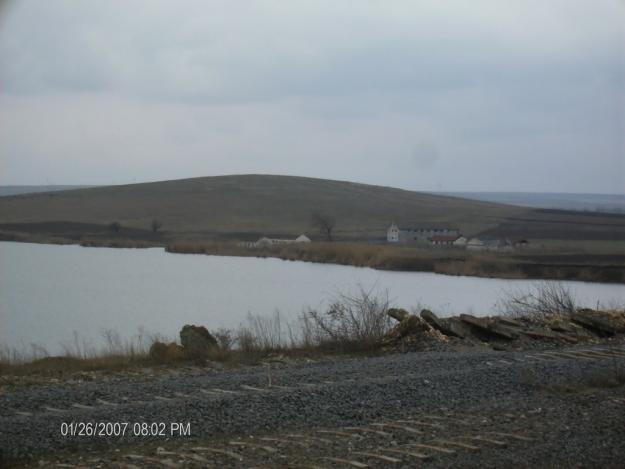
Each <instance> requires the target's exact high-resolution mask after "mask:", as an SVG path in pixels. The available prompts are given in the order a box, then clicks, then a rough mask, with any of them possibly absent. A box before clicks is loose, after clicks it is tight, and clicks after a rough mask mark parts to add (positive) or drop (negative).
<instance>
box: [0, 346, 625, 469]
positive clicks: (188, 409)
mask: <svg viewBox="0 0 625 469" xmlns="http://www.w3.org/2000/svg"><path fill="white" fill-rule="evenodd" d="M615 369H617V370H620V372H621V373H625V346H623V345H622V344H620V345H616V346H615V345H612V346H607V345H595V346H583V347H582V346H577V347H570V348H566V349H558V350H552V351H540V352H495V351H479V352H478V351H471V352H422V353H406V354H392V355H385V356H379V357H371V358H354V359H339V360H336V359H335V360H330V359H328V360H324V361H318V362H310V363H302V362H298V363H290V364H280V363H272V364H271V368H270V373H269V368H268V367H267V366H257V367H251V368H246V369H239V370H230V371H215V370H211V369H202V368H187V369H171V370H169V371H168V372H167V373H161V374H150V373H149V372H146V373H142V374H140V375H136V376H131V377H129V376H128V375H122V376H117V377H115V376H114V377H111V378H108V379H98V380H96V381H94V382H59V383H54V384H38V385H29V386H5V388H4V390H3V392H2V394H0V448H1V451H2V457H3V458H4V459H3V462H2V463H1V464H0V466H2V465H3V464H4V465H5V466H9V467H11V466H15V467H21V466H29V465H32V466H44V467H46V466H49V467H74V466H80V467H257V466H261V467H389V466H392V467H413V466H415V465H424V464H426V465H427V466H429V467H450V466H462V467H478V466H479V467H510V466H511V465H513V466H515V467H537V466H547V467H597V466H601V467H623V466H624V465H625V388H624V387H623V386H620V387H604V386H596V387H592V386H590V387H589V388H588V389H585V390H583V392H574V393H565V392H553V391H548V390H546V389H545V386H550V385H551V386H552V385H554V384H558V383H569V384H570V383H581V382H584V381H587V380H588V378H589V377H591V376H595V375H597V374H602V375H613V374H614V372H615ZM269 375H270V376H271V386H269ZM106 423H108V424H119V425H117V426H115V425H108V426H107V425H104V424H106ZM124 424H125V425H126V427H125V428H124V429H123V433H124V434H123V436H122V435H120V432H121V431H122V429H121V427H120V426H123V425H124ZM92 425H93V426H92ZM90 429H95V430H96V431H97V430H100V432H101V433H102V435H97V436H93V435H92V436H84V435H73V433H76V432H81V431H82V432H83V433H85V432H86V433H90V432H91V430H90ZM0 462H1V461H0ZM58 464H67V466H63V465H61V466H58Z"/></svg>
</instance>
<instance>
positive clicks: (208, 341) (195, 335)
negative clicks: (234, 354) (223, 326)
mask: <svg viewBox="0 0 625 469" xmlns="http://www.w3.org/2000/svg"><path fill="white" fill-rule="evenodd" d="M180 343H181V344H182V348H183V349H184V354H185V355H186V356H187V357H189V358H198V359H204V358H207V357H208V355H209V354H210V353H211V352H212V351H214V350H217V348H218V344H217V340H216V339H215V338H214V337H213V336H212V335H211V333H210V332H208V329H206V328H205V327H204V326H192V325H189V324H187V325H185V326H184V327H183V328H182V330H181V331H180Z"/></svg>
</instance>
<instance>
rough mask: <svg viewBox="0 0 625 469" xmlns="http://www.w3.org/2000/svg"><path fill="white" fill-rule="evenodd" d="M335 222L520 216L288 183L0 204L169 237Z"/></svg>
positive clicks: (394, 194)
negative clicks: (153, 229) (314, 219)
mask: <svg viewBox="0 0 625 469" xmlns="http://www.w3.org/2000/svg"><path fill="white" fill-rule="evenodd" d="M315 210H317V211H320V212H323V213H327V214H329V215H331V216H333V217H334V218H335V219H336V220H337V226H336V230H337V234H338V235H343V236H349V237H351V236H358V237H360V236H366V237H369V236H375V235H377V236H381V235H383V234H384V233H385V229H386V226H387V225H388V224H389V222H390V221H392V220H395V221H396V222H397V223H398V224H399V225H400V226H411V225H424V224H425V225H453V226H457V227H459V228H461V229H462V230H463V231H464V232H466V233H469V234H473V233H477V232H480V231H483V230H486V229H489V228H495V227H496V226H498V225H499V224H500V223H501V222H502V221H504V220H505V219H506V218H508V217H511V216H521V215H523V214H525V213H526V212H527V210H526V209H521V208H517V207H512V206H506V205H499V204H493V203H488V202H478V201H469V200H465V199H460V198H455V197H447V196H438V195H432V194H423V193H417V192H411V191H405V190H400V189H393V188H389V187H380V186H371V185H365V184H355V183H351V182H344V181H331V180H325V179H312V178H302V177H290V176H265V175H242V176H219V177H204V178H194V179H184V180H176V181H163V182H155V183H144V184H131V185H124V186H108V187H97V188H89V189H78V190H71V191H64V192H54V193H44V194H28V195H17V196H11V197H3V198H1V199H0V223H1V224H7V223H13V224H14V223H41V222H52V221H70V222H78V223H88V224H108V223H110V222H112V221H118V222H120V223H121V224H122V225H124V226H127V227H132V228H144V229H147V228H148V227H149V224H150V222H151V220H152V219H154V218H157V219H159V220H160V221H162V222H163V230H165V231H167V232H173V233H190V232H205V233H218V234H233V233H234V234H246V233H247V234H257V233H266V234H293V235H294V234H299V233H302V232H306V231H308V232H311V227H310V218H311V214H312V212H313V211H315Z"/></svg>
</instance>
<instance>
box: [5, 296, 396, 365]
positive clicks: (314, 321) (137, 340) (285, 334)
mask: <svg viewBox="0 0 625 469" xmlns="http://www.w3.org/2000/svg"><path fill="white" fill-rule="evenodd" d="M388 306H389V300H388V295H387V294H386V292H384V293H379V292H377V291H374V289H373V288H372V289H370V290H365V289H364V288H359V290H358V291H357V292H356V293H354V294H338V295H336V297H335V298H334V300H333V301H332V303H331V305H330V307H329V308H328V309H327V310H326V311H323V312H320V311H315V310H308V311H306V312H304V313H302V315H301V316H300V317H299V318H297V319H296V320H294V321H290V322H289V321H285V320H284V318H283V317H282V316H281V314H280V312H279V311H276V312H275V313H274V314H273V315H270V316H262V315H257V314H256V315H255V314H251V313H250V314H248V316H247V317H246V319H245V321H243V323H241V324H240V325H239V327H238V328H237V329H235V330H229V329H219V330H218V331H216V332H214V333H213V335H214V336H215V338H216V339H217V343H218V347H217V349H216V350H213V351H212V352H211V353H210V354H209V356H208V358H209V359H210V360H213V361H222V362H234V363H238V362H254V361H257V360H258V359H260V358H262V357H263V356H266V355H267V354H270V353H296V354H297V353H301V352H316V351H319V352H328V351H332V350H336V351H339V352H345V351H356V350H363V349H367V350H372V349H375V348H376V347H377V346H378V345H379V343H380V339H382V337H383V336H384V335H385V334H386V333H387V332H388V330H389V328H390V320H389V318H388V316H387V315H386V312H387V310H388ZM102 338H103V339H104V341H103V343H104V345H103V346H100V347H98V348H96V347H95V346H94V345H93V344H91V343H90V342H88V341H86V340H84V339H81V338H80V336H79V334H78V333H76V332H74V336H73V341H72V342H70V343H67V344H63V345H62V349H63V355H62V356H61V357H50V356H49V354H48V352H47V351H46V350H45V349H43V348H42V347H37V346H36V345H31V348H30V349H27V350H24V351H22V352H18V351H17V350H14V349H13V350H11V349H8V348H6V347H5V348H0V372H7V373H10V372H12V371H16V367H18V368H19V367H20V366H21V372H28V370H31V371H34V370H36V371H42V370H43V371H45V370H46V369H48V370H49V369H50V368H51V367H52V368H55V369H57V368H58V367H59V366H60V367H61V368H62V367H63V366H65V367H66V368H67V369H68V370H67V371H76V370H94V369H102V368H117V367H123V366H132V365H133V364H136V365H141V366H144V365H146V364H150V363H152V364H155V363H168V364H172V363H173V362H175V361H181V360H183V359H184V357H183V356H182V355H180V356H179V357H177V358H175V359H170V357H167V356H164V357H163V360H161V361H158V358H155V357H154V356H150V354H149V350H150V347H151V345H152V344H154V343H155V342H157V341H158V342H167V341H166V340H164V339H163V338H162V337H159V336H156V335H153V334H147V333H146V332H145V331H144V330H142V329H140V330H139V331H138V333H136V334H134V335H133V336H131V337H130V338H127V339H123V338H122V337H121V335H120V334H119V333H118V332H117V331H114V330H111V329H106V330H104V331H102ZM61 358H62V359H64V360H59V359H61ZM46 367H47V368H46Z"/></svg>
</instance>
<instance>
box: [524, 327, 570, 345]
mask: <svg viewBox="0 0 625 469" xmlns="http://www.w3.org/2000/svg"><path fill="white" fill-rule="evenodd" d="M521 334H524V335H526V336H528V337H531V338H533V339H543V340H545V339H546V340H560V341H561V340H563V341H565V342H570V343H573V344H574V343H576V342H577V338H576V337H573V336H569V335H566V334H561V333H558V332H554V331H550V330H549V329H528V330H525V331H521Z"/></svg>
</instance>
